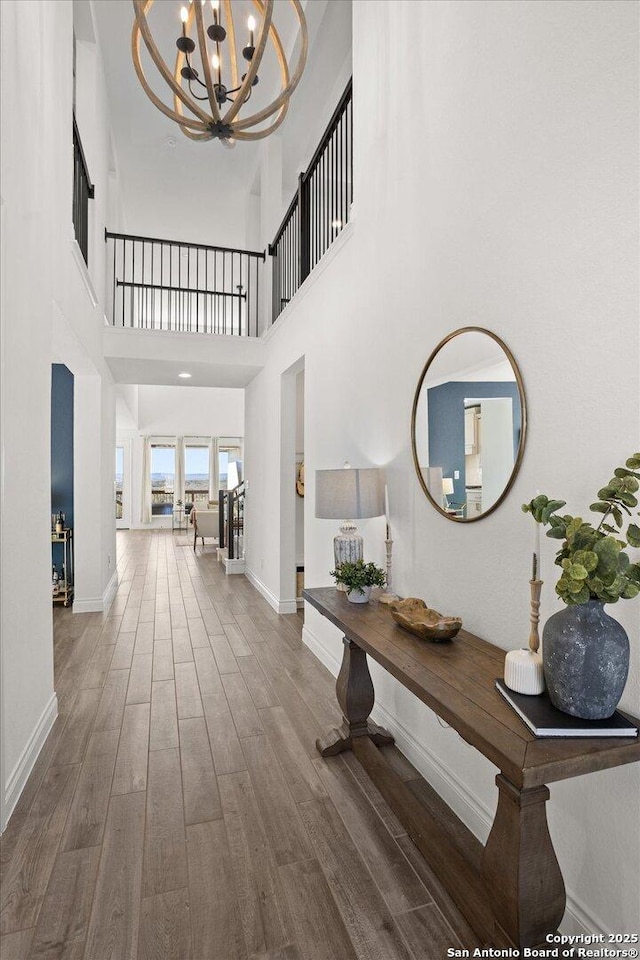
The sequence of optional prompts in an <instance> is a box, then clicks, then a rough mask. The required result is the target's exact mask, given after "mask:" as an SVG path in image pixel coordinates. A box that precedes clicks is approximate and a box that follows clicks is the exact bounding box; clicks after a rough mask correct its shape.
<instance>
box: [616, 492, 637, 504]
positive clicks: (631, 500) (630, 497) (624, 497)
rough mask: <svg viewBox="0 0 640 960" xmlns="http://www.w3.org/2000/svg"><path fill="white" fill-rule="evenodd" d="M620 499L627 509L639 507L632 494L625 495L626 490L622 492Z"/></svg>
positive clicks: (619, 495)
mask: <svg viewBox="0 0 640 960" xmlns="http://www.w3.org/2000/svg"><path fill="white" fill-rule="evenodd" d="M618 499H619V500H621V501H622V503H623V504H625V505H626V506H627V507H637V506H638V501H637V500H636V498H635V497H634V496H633V495H632V494H631V493H625V491H624V490H621V491H620V493H619V494H618Z"/></svg>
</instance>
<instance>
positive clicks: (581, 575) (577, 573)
mask: <svg viewBox="0 0 640 960" xmlns="http://www.w3.org/2000/svg"><path fill="white" fill-rule="evenodd" d="M569 576H570V577H571V579H572V580H586V579H587V577H588V576H589V572H588V571H587V569H586V568H585V567H583V566H582V564H581V563H572V564H571V565H570V568H569Z"/></svg>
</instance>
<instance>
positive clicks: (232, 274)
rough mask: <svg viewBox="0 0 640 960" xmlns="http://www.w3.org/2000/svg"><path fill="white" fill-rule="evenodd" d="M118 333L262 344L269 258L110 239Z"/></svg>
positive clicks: (113, 319) (117, 235) (109, 265)
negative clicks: (210, 336)
mask: <svg viewBox="0 0 640 960" xmlns="http://www.w3.org/2000/svg"><path fill="white" fill-rule="evenodd" d="M105 240H106V243H107V270H108V273H109V289H110V291H111V303H110V304H109V310H108V316H110V317H111V323H112V324H113V326H116V327H128V328H133V329H136V330H173V331H177V332H180V333H219V334H228V335H232V336H240V337H248V336H253V337H257V336H258V334H259V332H260V330H259V304H260V273H261V266H262V264H263V262H264V259H265V255H264V253H257V252H255V251H251V250H236V249H234V248H231V247H211V246H206V245H204V244H197V243H181V242H179V241H175V240H159V239H157V238H153V237H138V236H131V235H129V234H124V233H109V232H108V231H105Z"/></svg>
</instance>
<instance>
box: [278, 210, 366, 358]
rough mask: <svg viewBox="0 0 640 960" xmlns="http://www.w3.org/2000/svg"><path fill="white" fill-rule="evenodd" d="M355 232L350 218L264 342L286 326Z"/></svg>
mask: <svg viewBox="0 0 640 960" xmlns="http://www.w3.org/2000/svg"><path fill="white" fill-rule="evenodd" d="M354 232H355V224H354V221H353V220H349V222H348V223H346V224H345V226H344V228H343V229H342V230H341V231H340V233H339V234H338V236H337V237H336V239H335V240H334V241H333V243H332V244H331V246H330V247H329V249H328V250H327V251H326V253H324V254H323V256H322V257H321V259H320V260H319V261H318V263H317V264H316V265H315V267H314V268H313V270H312V271H311V273H310V274H309V275H308V277H307V278H306V279H305V281H304V283H303V284H302V286H301V287H298V289H297V290H296V292H295V294H294V295H293V297H292V298H291V300H290V301H289V303H288V304H287V305H286V307H285V308H284V310H283V311H282V313H281V314H280V315H279V317H278V319H277V320H276V322H275V323H272V324H271V325H270V326H269V327H268V328H267V330H266V331H265V332H264V333H263V334H262V336H261V337H260V339H261V340H264V342H265V343H266V342H268V341H269V340H270V339H271V338H272V337H273V336H275V334H276V332H277V331H278V330H281V329H282V327H284V326H285V324H286V321H287V320H288V318H289V317H290V316H292V314H294V313H295V312H296V310H297V308H298V307H299V306H300V304H301V303H302V301H303V300H304V298H305V297H306V295H307V294H308V293H309V290H311V288H312V287H313V286H314V284H316V283H317V282H318V280H319V279H320V277H321V276H322V274H323V273H324V272H325V270H326V269H327V267H328V266H329V264H331V263H332V262H333V260H334V259H335V257H336V256H337V255H338V254H339V253H340V251H341V250H342V248H343V247H344V246H345V244H346V243H347V242H348V241H349V240H350V239H351V237H352V236H353V234H354Z"/></svg>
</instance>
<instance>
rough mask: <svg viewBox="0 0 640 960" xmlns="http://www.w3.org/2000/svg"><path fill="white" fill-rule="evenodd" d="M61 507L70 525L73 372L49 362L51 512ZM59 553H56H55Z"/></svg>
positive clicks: (59, 563)
mask: <svg viewBox="0 0 640 960" xmlns="http://www.w3.org/2000/svg"><path fill="white" fill-rule="evenodd" d="M60 510H62V512H63V513H64V515H65V524H66V526H67V527H73V374H72V373H71V372H70V371H69V370H67V368H66V367H65V366H64V364H62V363H54V364H52V365H51V513H56V514H57V513H58V512H59V511H60ZM54 550H55V551H56V552H55V554H54V563H56V566H57V567H58V572H60V570H61V568H62V547H61V546H59V545H57V544H56V545H55V546H54ZM58 554H59V556H58Z"/></svg>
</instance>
